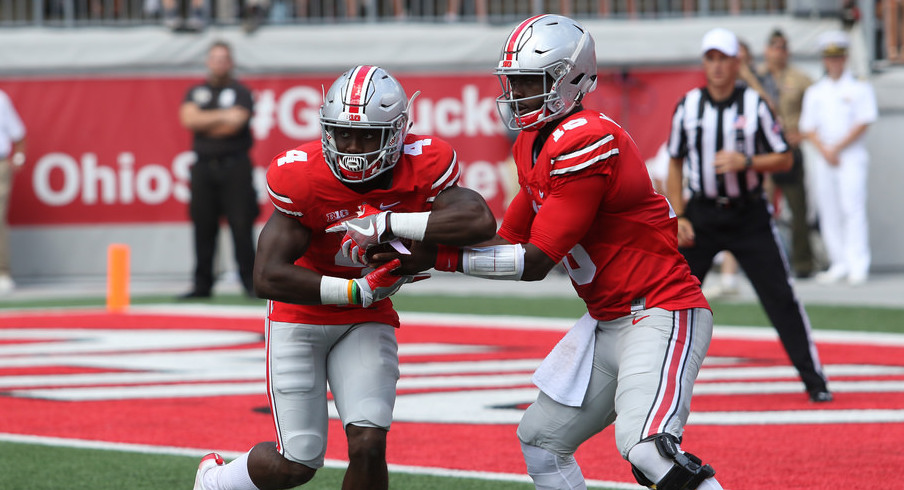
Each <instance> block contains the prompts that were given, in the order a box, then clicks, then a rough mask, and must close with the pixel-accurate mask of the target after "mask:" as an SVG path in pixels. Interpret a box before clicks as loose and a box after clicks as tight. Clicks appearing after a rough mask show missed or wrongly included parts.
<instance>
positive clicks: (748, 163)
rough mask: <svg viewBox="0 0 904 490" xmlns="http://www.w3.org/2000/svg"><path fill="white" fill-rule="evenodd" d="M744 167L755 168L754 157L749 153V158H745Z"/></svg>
mask: <svg viewBox="0 0 904 490" xmlns="http://www.w3.org/2000/svg"><path fill="white" fill-rule="evenodd" d="M744 168H753V157H751V156H750V155H747V159H746V160H744Z"/></svg>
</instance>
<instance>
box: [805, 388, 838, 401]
mask: <svg viewBox="0 0 904 490" xmlns="http://www.w3.org/2000/svg"><path fill="white" fill-rule="evenodd" d="M833 399H834V398H833V397H832V394H831V393H829V391H828V390H814V391H811V392H810V401H811V402H813V403H827V402H830V401H832V400H833Z"/></svg>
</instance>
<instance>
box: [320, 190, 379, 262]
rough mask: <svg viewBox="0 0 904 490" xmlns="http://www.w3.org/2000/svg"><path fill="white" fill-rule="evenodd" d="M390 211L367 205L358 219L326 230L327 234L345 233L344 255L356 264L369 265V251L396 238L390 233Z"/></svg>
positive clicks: (349, 220)
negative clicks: (367, 254) (367, 255)
mask: <svg viewBox="0 0 904 490" xmlns="http://www.w3.org/2000/svg"><path fill="white" fill-rule="evenodd" d="M390 214H392V213H391V212H389V211H380V210H379V209H377V208H375V207H373V206H371V205H369V204H365V205H363V206H361V207H360V208H359V210H358V216H357V217H356V218H352V219H348V220H345V221H343V222H341V223H338V224H335V225H333V226H331V227H329V228H327V229H326V231H327V233H337V232H345V236H344V237H342V248H341V252H342V255H343V256H345V257H348V258H349V259H351V261H352V262H354V263H356V264H367V257H366V256H365V254H366V253H367V249H368V248H370V247H372V246H374V245H378V244H380V243H386V242H388V241H390V240H392V239H393V238H395V236H394V235H393V234H392V233H390V232H388V231H387V230H388V229H389V215H390Z"/></svg>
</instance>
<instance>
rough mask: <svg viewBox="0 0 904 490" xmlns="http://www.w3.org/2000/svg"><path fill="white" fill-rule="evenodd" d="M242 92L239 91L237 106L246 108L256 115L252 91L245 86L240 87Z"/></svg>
mask: <svg viewBox="0 0 904 490" xmlns="http://www.w3.org/2000/svg"><path fill="white" fill-rule="evenodd" d="M239 87H240V90H238V91H237V92H238V97H237V98H236V101H235V105H237V106H241V107H244V108H245V109H248V110H249V111H250V112H251V113H252V114H254V96H253V95H251V89H249V88H248V87H246V86H244V85H239Z"/></svg>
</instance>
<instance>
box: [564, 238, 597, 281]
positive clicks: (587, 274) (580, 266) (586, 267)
mask: <svg viewBox="0 0 904 490" xmlns="http://www.w3.org/2000/svg"><path fill="white" fill-rule="evenodd" d="M562 263H563V264H564V265H565V269H566V270H567V271H568V275H569V276H570V277H571V280H572V281H574V283H575V284H578V285H581V286H583V285H584V284H590V281H593V276H595V275H596V264H594V263H593V259H591V258H590V254H588V253H587V251H586V250H584V247H582V246H581V244H580V243H579V244H577V245H575V246H574V248H572V249H571V250H569V251H568V255H566V256H565V260H563V261H562Z"/></svg>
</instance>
